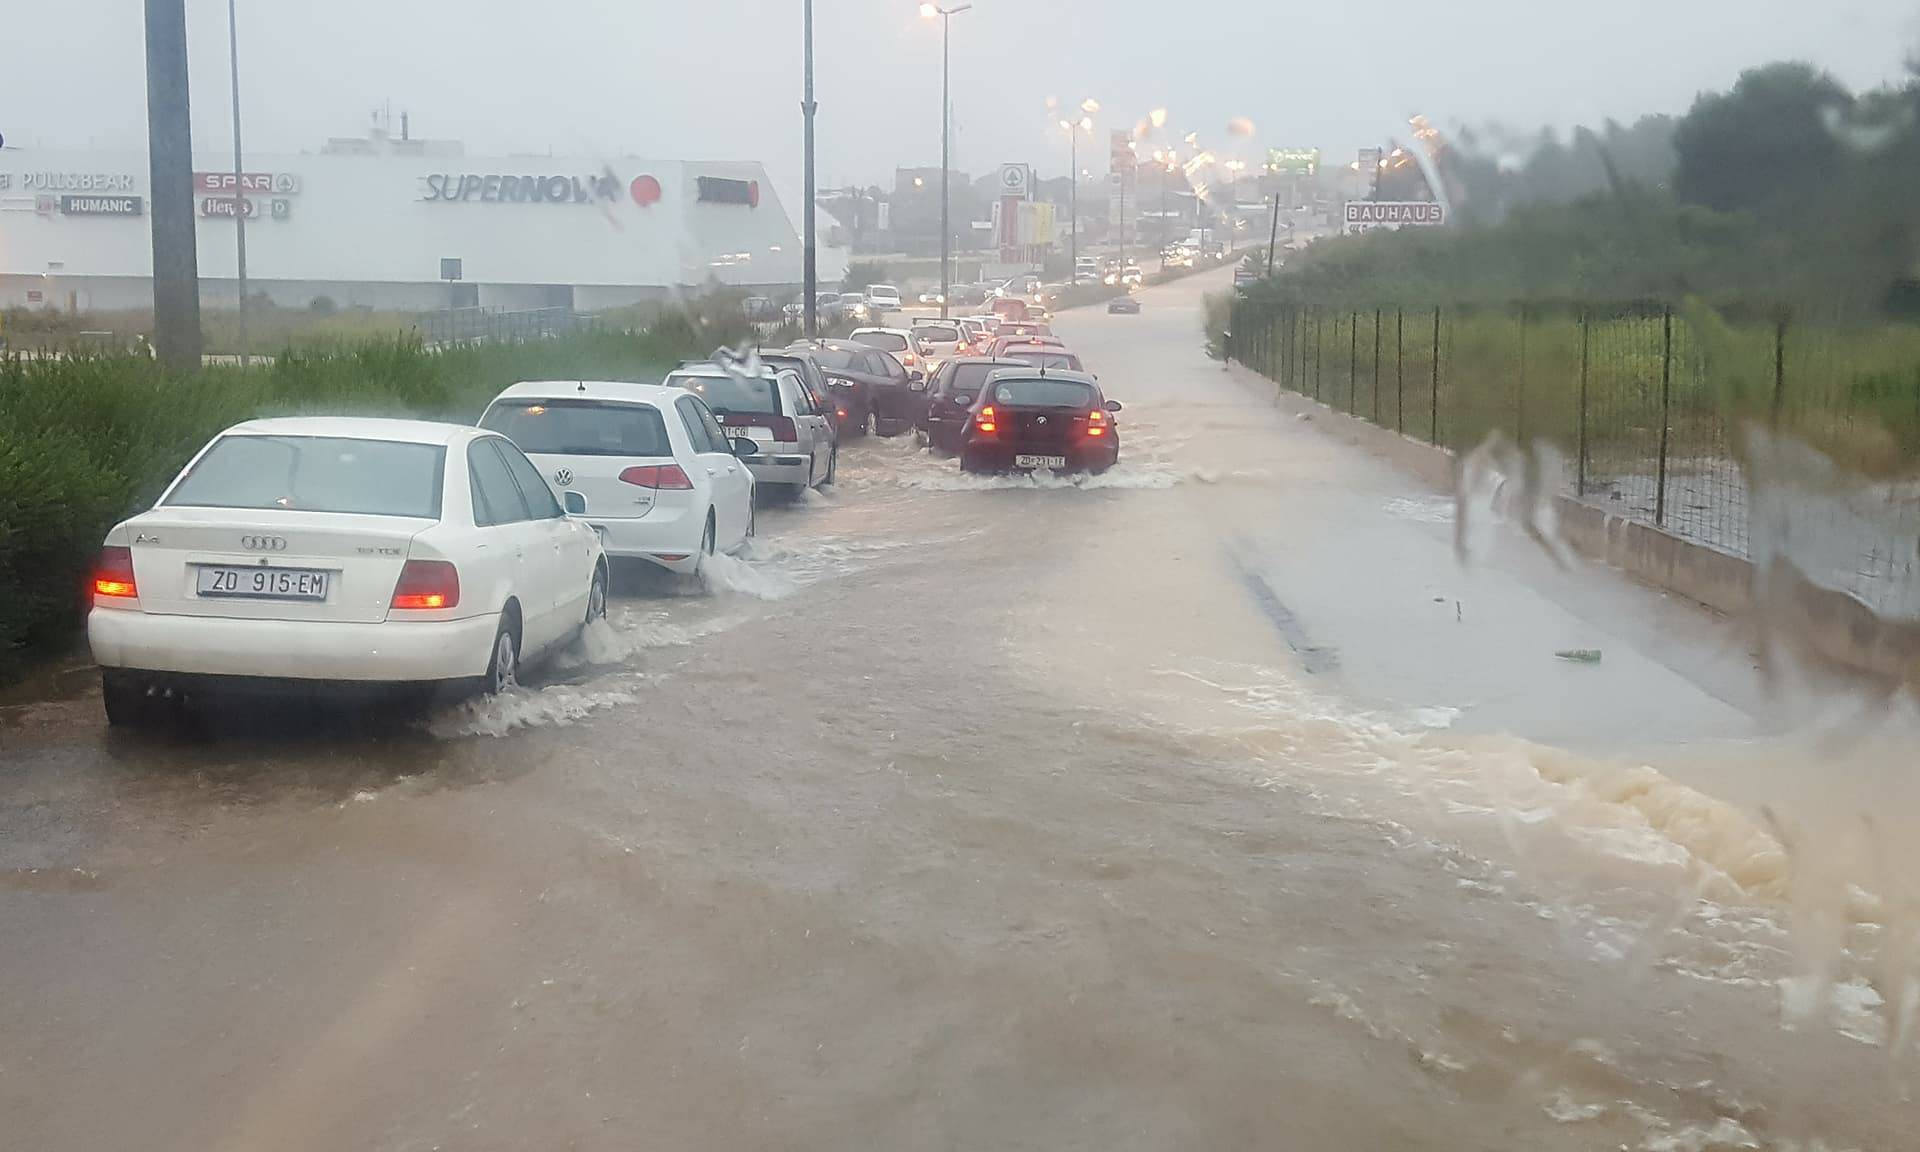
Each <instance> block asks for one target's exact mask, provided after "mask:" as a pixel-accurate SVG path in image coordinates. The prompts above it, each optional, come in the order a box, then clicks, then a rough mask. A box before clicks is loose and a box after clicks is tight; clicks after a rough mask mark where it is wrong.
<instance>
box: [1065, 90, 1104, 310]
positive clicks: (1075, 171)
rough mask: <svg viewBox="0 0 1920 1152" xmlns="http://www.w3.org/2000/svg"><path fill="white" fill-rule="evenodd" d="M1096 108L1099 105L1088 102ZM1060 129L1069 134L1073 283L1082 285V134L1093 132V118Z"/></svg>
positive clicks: (1068, 173) (1070, 232)
mask: <svg viewBox="0 0 1920 1152" xmlns="http://www.w3.org/2000/svg"><path fill="white" fill-rule="evenodd" d="M1087 103H1088V104H1093V106H1094V107H1096V108H1097V107H1099V105H1097V104H1094V102H1093V101H1091V100H1089V101H1087ZM1060 127H1062V128H1064V129H1065V130H1066V133H1067V228H1068V231H1069V236H1068V252H1069V254H1070V256H1071V258H1072V260H1073V275H1072V277H1071V282H1072V283H1075V284H1078V283H1080V133H1082V132H1091V131H1093V117H1091V116H1082V117H1080V119H1078V120H1062V121H1060Z"/></svg>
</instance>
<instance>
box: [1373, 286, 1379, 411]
mask: <svg viewBox="0 0 1920 1152" xmlns="http://www.w3.org/2000/svg"><path fill="white" fill-rule="evenodd" d="M1373 422H1374V423H1375V424H1378V423H1380V309H1378V308H1375V309H1374V310H1373Z"/></svg>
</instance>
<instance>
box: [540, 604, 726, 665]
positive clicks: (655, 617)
mask: <svg viewBox="0 0 1920 1152" xmlns="http://www.w3.org/2000/svg"><path fill="white" fill-rule="evenodd" d="M679 615H681V614H680V613H677V612H669V611H658V612H649V613H646V614H644V615H642V614H640V613H636V612H635V611H633V610H632V609H631V608H627V609H621V610H618V611H617V612H616V613H615V614H612V615H610V616H609V618H608V619H605V620H595V621H594V622H593V623H591V624H589V625H587V627H586V628H585V629H583V630H582V631H581V633H580V636H579V637H578V638H577V639H576V640H575V641H574V642H573V643H572V644H569V645H568V646H567V647H566V648H565V649H563V650H561V652H560V653H559V654H558V655H557V656H555V657H554V665H555V666H556V667H559V668H584V667H590V666H595V665H608V664H624V663H626V662H627V661H629V660H631V659H633V658H634V657H635V656H637V655H639V654H640V653H641V652H644V651H646V650H648V649H650V648H675V647H682V646H684V645H687V644H691V643H693V642H694V641H695V640H698V639H700V638H701V637H702V636H711V635H713V634H714V633H716V632H725V631H726V630H727V629H729V628H733V627H736V626H738V625H739V624H741V623H743V622H744V620H745V619H746V618H745V617H743V616H714V617H709V618H707V619H704V620H686V621H683V620H678V619H676V617H677V616H679Z"/></svg>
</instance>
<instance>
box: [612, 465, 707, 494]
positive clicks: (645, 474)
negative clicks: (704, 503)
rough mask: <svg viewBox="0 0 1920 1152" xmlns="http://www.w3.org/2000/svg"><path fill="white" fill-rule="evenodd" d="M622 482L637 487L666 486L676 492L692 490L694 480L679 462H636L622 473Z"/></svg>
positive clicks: (665, 487)
mask: <svg viewBox="0 0 1920 1152" xmlns="http://www.w3.org/2000/svg"><path fill="white" fill-rule="evenodd" d="M620 483H622V484H631V485H633V486H634V487H636V488H664V489H667V490H669V491H675V492H691V491H692V490H693V481H691V480H689V479H687V474H686V473H685V472H682V471H681V470H680V465H678V464H635V465H634V466H633V467H631V468H627V469H624V470H622V471H621V473H620Z"/></svg>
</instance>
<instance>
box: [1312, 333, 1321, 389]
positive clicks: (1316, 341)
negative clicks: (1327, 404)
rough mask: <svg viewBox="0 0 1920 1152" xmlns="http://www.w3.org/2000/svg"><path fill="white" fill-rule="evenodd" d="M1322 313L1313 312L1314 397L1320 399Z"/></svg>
mask: <svg viewBox="0 0 1920 1152" xmlns="http://www.w3.org/2000/svg"><path fill="white" fill-rule="evenodd" d="M1320 375H1321V359H1320V314H1319V313H1318V312H1315V313H1314V314H1313V398H1314V399H1315V400H1318V399H1320Z"/></svg>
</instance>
